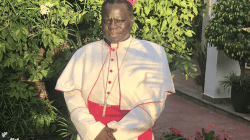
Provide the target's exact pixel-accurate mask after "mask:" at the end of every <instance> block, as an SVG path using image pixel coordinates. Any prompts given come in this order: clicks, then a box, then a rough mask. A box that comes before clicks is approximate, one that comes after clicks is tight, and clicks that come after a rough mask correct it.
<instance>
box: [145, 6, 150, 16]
mask: <svg viewBox="0 0 250 140" xmlns="http://www.w3.org/2000/svg"><path fill="white" fill-rule="evenodd" d="M144 11H145V15H146V16H147V15H148V14H149V12H150V8H149V7H148V6H145V7H144Z"/></svg>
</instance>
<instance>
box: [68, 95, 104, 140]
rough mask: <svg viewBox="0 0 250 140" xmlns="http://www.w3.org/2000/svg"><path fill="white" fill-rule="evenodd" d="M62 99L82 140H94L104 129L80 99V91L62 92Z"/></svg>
mask: <svg viewBox="0 0 250 140" xmlns="http://www.w3.org/2000/svg"><path fill="white" fill-rule="evenodd" d="M64 98H65V101H66V104H67V107H68V110H69V112H70V118H71V120H72V122H73V123H74V125H75V127H76V129H77V131H78V134H79V135H80V137H81V139H82V140H94V139H95V138H96V136H97V135H98V134H99V133H100V132H101V131H102V129H103V128H104V127H105V125H103V124H102V123H101V122H99V121H96V120H95V118H94V117H93V115H91V114H90V113H89V109H88V107H87V106H86V104H85V101H84V99H83V98H82V95H81V91H79V90H73V91H70V92H64Z"/></svg>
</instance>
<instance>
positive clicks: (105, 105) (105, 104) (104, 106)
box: [100, 100, 111, 117]
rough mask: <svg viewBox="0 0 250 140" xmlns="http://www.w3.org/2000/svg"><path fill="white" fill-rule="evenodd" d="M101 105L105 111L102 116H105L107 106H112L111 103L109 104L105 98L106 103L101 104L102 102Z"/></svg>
mask: <svg viewBox="0 0 250 140" xmlns="http://www.w3.org/2000/svg"><path fill="white" fill-rule="evenodd" d="M100 106H103V113H102V117H105V114H106V108H107V106H108V107H111V105H108V104H107V101H106V100H105V102H104V104H103V105H101V104H100Z"/></svg>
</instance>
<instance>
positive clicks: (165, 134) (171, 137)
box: [157, 133, 187, 140]
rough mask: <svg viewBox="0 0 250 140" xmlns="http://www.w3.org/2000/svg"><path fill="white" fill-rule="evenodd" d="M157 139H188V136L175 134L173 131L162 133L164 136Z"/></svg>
mask: <svg viewBox="0 0 250 140" xmlns="http://www.w3.org/2000/svg"><path fill="white" fill-rule="evenodd" d="M157 140H187V139H186V138H183V136H181V135H177V136H176V135H174V134H171V133H162V136H161V137H159V138H158V139H157Z"/></svg>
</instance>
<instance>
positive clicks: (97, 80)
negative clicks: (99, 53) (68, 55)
mask: <svg viewBox="0 0 250 140" xmlns="http://www.w3.org/2000/svg"><path fill="white" fill-rule="evenodd" d="M109 53H110V52H109ZM109 53H108V55H109ZM108 55H107V56H106V58H105V61H104V63H103V65H102V68H101V70H100V73H99V75H98V78H97V80H96V81H95V84H94V85H93V87H92V89H91V91H90V93H89V96H90V94H91V92H92V90H93V89H94V87H95V85H96V83H97V81H98V79H99V77H100V75H101V72H102V69H103V67H104V65H105V63H106V60H107V57H108ZM89 96H88V98H87V100H89Z"/></svg>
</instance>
